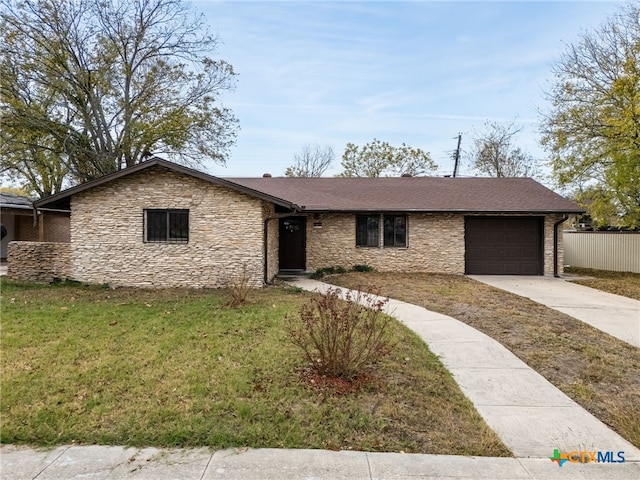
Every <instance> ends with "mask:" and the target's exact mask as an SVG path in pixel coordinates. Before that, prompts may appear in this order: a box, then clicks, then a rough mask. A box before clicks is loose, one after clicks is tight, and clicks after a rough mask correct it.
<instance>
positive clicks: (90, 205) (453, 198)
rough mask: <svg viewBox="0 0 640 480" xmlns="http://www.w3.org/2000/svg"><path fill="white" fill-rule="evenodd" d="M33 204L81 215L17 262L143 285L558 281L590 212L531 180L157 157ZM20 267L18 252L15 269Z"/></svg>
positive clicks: (77, 276) (76, 275) (70, 274)
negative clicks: (206, 168) (283, 274)
mask: <svg viewBox="0 0 640 480" xmlns="http://www.w3.org/2000/svg"><path fill="white" fill-rule="evenodd" d="M34 206H35V207H36V209H38V210H40V209H44V208H48V209H61V210H66V209H69V210H71V243H70V244H69V245H61V246H56V245H55V244H49V245H52V247H50V250H48V251H46V252H40V253H39V254H38V255H41V257H42V258H44V259H45V260H39V259H38V258H28V257H29V256H28V255H27V256H26V257H25V256H24V255H21V254H20V251H21V250H20V243H14V244H12V245H15V246H16V247H15V257H16V258H17V259H18V258H21V259H22V260H19V261H18V263H20V262H23V263H24V262H29V261H31V262H39V261H48V260H46V259H50V258H57V259H64V262H63V263H64V265H63V263H60V261H58V264H57V266H56V272H55V275H58V276H60V275H63V276H68V277H70V278H73V279H76V280H79V281H83V282H90V283H109V284H110V285H112V286H141V287H176V286H187V287H219V286H223V285H225V284H226V283H228V282H229V281H230V280H232V279H233V278H234V277H236V276H238V275H240V274H241V273H242V272H246V273H247V274H248V275H249V276H250V282H251V284H252V285H253V286H260V285H262V284H263V283H264V282H266V283H268V282H270V281H271V280H272V279H273V278H274V277H275V276H276V275H277V274H278V272H279V271H305V270H306V271H309V270H315V269H317V268H321V267H326V266H336V265H341V266H344V267H350V266H353V265H357V264H367V265H370V266H372V267H374V268H375V269H377V270H380V271H415V272H418V271H421V272H443V273H453V274H464V273H469V274H516V275H542V274H547V275H550V274H554V273H557V272H558V269H559V268H561V266H562V258H561V256H562V237H561V233H562V232H561V229H560V224H561V223H562V222H563V221H564V220H566V218H567V215H568V214H570V213H578V212H581V211H582V210H581V209H580V208H578V207H577V206H576V205H575V204H574V203H572V202H570V201H569V200H566V199H564V198H563V197H561V196H559V195H557V194H556V193H554V192H552V191H551V190H549V189H548V188H546V187H544V186H542V185H540V184H539V183H537V182H535V181H534V180H531V179H525V178H499V179H498V178H435V177H401V178H271V177H270V176H268V175H265V176H264V177H262V178H232V179H222V178H217V177H213V176H211V175H207V174H205V173H202V172H198V171H196V170H192V169H189V168H186V167H183V166H180V165H176V164H174V163H170V162H167V161H165V160H162V159H159V158H153V159H150V160H148V161H146V162H144V163H141V164H138V165H136V166H134V167H130V168H127V169H125V170H121V171H119V172H116V173H113V174H111V175H107V176H105V177H103V178H100V179H97V180H94V181H92V182H89V183H86V184H83V185H79V186H77V187H73V188H70V189H68V190H66V191H64V192H61V193H59V194H57V195H53V196H51V197H48V198H44V199H42V200H39V201H36V202H34ZM51 249H54V250H56V249H57V250H56V251H55V252H53V253H52V251H51ZM19 270H20V269H19V268H17V267H16V268H12V261H11V258H10V261H9V276H16V275H19ZM40 270H41V271H43V270H42V269H40ZM45 277H46V276H45ZM45 277H43V278H41V279H46V278H45Z"/></svg>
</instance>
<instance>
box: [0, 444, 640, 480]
mask: <svg viewBox="0 0 640 480" xmlns="http://www.w3.org/2000/svg"><path fill="white" fill-rule="evenodd" d="M639 477H640V464H638V463H629V462H625V463H620V464H594V463H590V464H577V463H575V464H574V463H571V464H569V463H565V464H564V465H563V466H562V467H559V466H558V464H557V463H554V462H552V461H551V460H549V458H491V457H462V456H453V455H418V454H402V453H366V452H348V451H341V452H331V451H326V450H280V449H229V450H221V451H217V452H213V451H211V450H209V449H206V448H198V449H174V450H158V449H155V448H145V449H136V448H123V447H100V446H86V447H80V446H62V447H58V448H56V449H54V450H50V451H36V450H32V449H28V448H18V447H14V446H4V447H2V448H1V449H0V478H2V479H3V480H32V479H37V480H72V479H87V478H91V479H110V480H111V479H127V480H133V479H135V480H170V479H175V480H311V479H313V480H373V479H379V480H383V479H384V480H387V479H389V480H396V479H397V480H399V479H413V480H417V479H423V480H425V479H454V478H457V479H487V480H489V479H491V480H552V479H558V478H561V479H563V480H565V479H566V480H579V479H580V480H596V479H597V480H607V479H611V480H637V479H638V478H639Z"/></svg>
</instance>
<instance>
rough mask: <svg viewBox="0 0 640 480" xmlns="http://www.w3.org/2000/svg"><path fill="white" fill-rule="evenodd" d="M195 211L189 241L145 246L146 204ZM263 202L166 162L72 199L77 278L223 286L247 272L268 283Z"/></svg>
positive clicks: (138, 284)
mask: <svg viewBox="0 0 640 480" xmlns="http://www.w3.org/2000/svg"><path fill="white" fill-rule="evenodd" d="M151 208H160V209H188V210H189V242H188V243H185V244H171V243H151V242H149V243H145V242H144V209H151ZM263 210H264V206H263V202H262V201H261V200H259V199H256V198H253V197H250V196H248V195H244V194H242V193H239V192H236V191H233V190H230V189H227V188H224V187H219V186H216V185H213V184H211V183H209V182H206V181H204V180H200V179H197V178H194V177H191V176H189V175H184V174H181V173H177V172H173V171H170V170H168V169H165V168H162V167H155V168H153V169H150V170H144V171H142V172H138V173H135V174H131V175H129V176H126V177H123V178H120V179H118V180H115V181H112V182H109V183H107V184H104V185H100V186H98V187H95V188H92V189H90V190H86V191H84V192H80V193H78V194H76V195H74V196H73V197H72V201H71V212H72V214H71V243H72V245H73V253H72V258H73V278H75V279H77V280H80V281H84V282H90V283H109V284H110V285H112V286H135V287H150V288H162V287H195V288H203V287H207V288H208V287H211V288H215V287H222V286H225V285H226V284H227V283H228V282H229V281H230V280H232V279H233V278H234V277H237V276H238V275H239V274H240V273H241V272H242V271H243V270H246V272H247V273H248V274H249V275H250V284H251V286H254V287H259V286H261V285H262V284H263V265H264V264H263V260H262V259H263V216H264V211H263Z"/></svg>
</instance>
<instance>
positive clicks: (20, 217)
mask: <svg viewBox="0 0 640 480" xmlns="http://www.w3.org/2000/svg"><path fill="white" fill-rule="evenodd" d="M43 214H44V217H43V216H42V215H43ZM33 216H34V209H33V204H32V201H31V199H29V198H27V197H23V196H20V195H12V194H7V193H0V221H1V222H2V225H4V227H5V228H6V229H7V235H6V236H5V237H4V238H3V239H2V245H1V250H0V257H1V258H2V260H3V261H4V260H6V259H7V251H8V247H9V242H12V241H32V242H69V212H68V211H66V212H51V211H44V210H43V211H41V212H40V216H41V221H40V222H35V221H34V218H33Z"/></svg>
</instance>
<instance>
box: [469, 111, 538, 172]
mask: <svg viewBox="0 0 640 480" xmlns="http://www.w3.org/2000/svg"><path fill="white" fill-rule="evenodd" d="M520 130H521V129H520V128H518V127H517V126H516V125H515V121H511V122H509V123H500V122H490V121H487V122H485V129H484V131H483V132H482V133H480V134H478V135H476V136H475V138H474V139H473V147H472V149H471V151H470V152H469V153H468V154H467V157H468V158H469V160H470V161H471V164H472V166H473V168H474V170H475V171H476V172H478V173H479V174H480V175H486V176H489V177H535V176H536V175H538V173H539V169H538V165H537V162H536V160H535V159H534V158H533V157H532V156H531V155H530V154H528V153H526V152H524V151H523V150H522V149H520V147H516V146H515V145H514V144H513V139H514V137H515V136H516V135H517V134H518V133H519V132H520Z"/></svg>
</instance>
